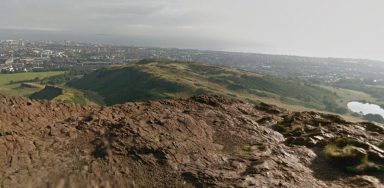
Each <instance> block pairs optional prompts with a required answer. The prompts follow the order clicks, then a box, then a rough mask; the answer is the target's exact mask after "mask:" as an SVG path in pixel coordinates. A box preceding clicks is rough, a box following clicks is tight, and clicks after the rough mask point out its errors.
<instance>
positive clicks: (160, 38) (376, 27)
mask: <svg viewBox="0 0 384 188" xmlns="http://www.w3.org/2000/svg"><path fill="white" fill-rule="evenodd" d="M382 5H384V4H383V2H382V1H378V0H373V1H369V2H367V1H362V0H352V1H351V0H348V1H347V0H339V1H330V0H325V1H320V0H310V1H304V0H292V1H289V2H287V1H281V0H269V1H265V0H256V1H250V0H241V1H236V3H234V2H232V1H229V0H221V1H218V0H211V1H180V0H161V1H154V0H145V1H140V2H137V1H122V0H112V1H102V0H93V1H90V0H82V1H74V0H69V1H48V0H29V1H27V0H18V1H14V0H12V1H11V0H5V1H3V2H2V6H1V7H0V16H1V18H0V38H2V39H7V38H10V39H17V38H24V39H33V40H43V39H47V40H75V41H84V42H92V41H95V42H100V43H107V44H120V45H135V46H154V47H166V48H173V47H174V48H188V49H201V50H219V51H237V52H252V53H267V54H284V55H299V56H315V57H350V58H365V59H377V60H384V54H383V53H382V52H381V49H384V36H382V33H384V26H381V24H380V21H381V18H383V17H384V13H383V12H382V11H381V10H380V7H382Z"/></svg>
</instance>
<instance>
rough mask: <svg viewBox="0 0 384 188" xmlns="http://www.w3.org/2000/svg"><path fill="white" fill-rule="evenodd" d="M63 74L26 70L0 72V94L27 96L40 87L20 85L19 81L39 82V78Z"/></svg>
mask: <svg viewBox="0 0 384 188" xmlns="http://www.w3.org/2000/svg"><path fill="white" fill-rule="evenodd" d="M60 74H64V72H28V73H16V74H0V94H2V95H7V96H28V95H30V94H32V93H34V92H37V91H39V90H41V89H38V88H25V87H21V86H20V83H21V82H23V81H26V82H39V80H41V79H44V78H47V77H51V76H57V75H60Z"/></svg>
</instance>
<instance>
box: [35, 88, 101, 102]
mask: <svg viewBox="0 0 384 188" xmlns="http://www.w3.org/2000/svg"><path fill="white" fill-rule="evenodd" d="M89 93H90V92H82V91H79V90H76V89H73V88H68V87H59V86H45V88H44V89H42V90H40V91H38V92H35V93H33V94H32V95H30V96H29V98H31V99H45V100H52V101H58V102H64V103H74V104H80V105H88V104H99V105H103V104H104V103H103V102H102V100H100V99H99V100H97V97H95V95H91V94H89Z"/></svg>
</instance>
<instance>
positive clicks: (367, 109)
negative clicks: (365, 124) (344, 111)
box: [348, 101, 384, 117]
mask: <svg viewBox="0 0 384 188" xmlns="http://www.w3.org/2000/svg"><path fill="white" fill-rule="evenodd" d="M348 108H349V110H351V111H352V112H356V113H362V114H364V115H367V114H379V115H381V116H383V117H384V109H383V108H381V107H380V106H379V105H376V104H370V103H361V102H356V101H353V102H350V103H348Z"/></svg>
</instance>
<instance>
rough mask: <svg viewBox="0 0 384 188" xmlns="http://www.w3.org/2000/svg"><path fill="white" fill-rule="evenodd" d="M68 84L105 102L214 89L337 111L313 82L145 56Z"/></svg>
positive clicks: (253, 98) (326, 93)
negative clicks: (89, 92) (96, 95)
mask: <svg viewBox="0 0 384 188" xmlns="http://www.w3.org/2000/svg"><path fill="white" fill-rule="evenodd" d="M67 86H69V87H73V88H76V89H79V90H82V91H92V92H95V93H98V94H99V95H100V96H102V98H104V99H105V100H104V102H105V103H106V104H107V105H113V104H118V103H124V102H128V101H145V100H153V99H167V98H178V97H189V96H192V95H198V94H207V93H212V94H222V95H227V96H231V97H236V98H240V99H244V100H247V101H250V102H256V101H258V100H260V99H262V100H263V101H266V102H268V103H272V104H276V103H285V104H288V105H297V106H306V107H309V108H316V109H320V110H325V109H327V110H331V111H338V109H341V108H340V107H339V106H338V105H337V103H336V99H337V98H338V97H337V95H336V94H334V93H332V92H330V91H328V90H326V89H323V88H320V87H317V86H312V85H309V84H306V83H304V82H301V81H297V80H282V79H278V78H276V77H273V76H265V75H260V74H256V73H252V72H247V71H241V70H238V69H232V68H227V67H218V66H212V65H204V64H197V63H181V62H172V61H152V60H145V61H140V62H137V63H132V64H130V65H122V66H112V67H108V68H103V69H100V70H97V71H95V72H93V73H90V74H87V75H85V76H84V77H83V78H80V79H74V80H72V81H70V82H69V83H68V84H67ZM324 101H326V102H324ZM328 106H333V108H329V107H328ZM339 111H342V110H339Z"/></svg>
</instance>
